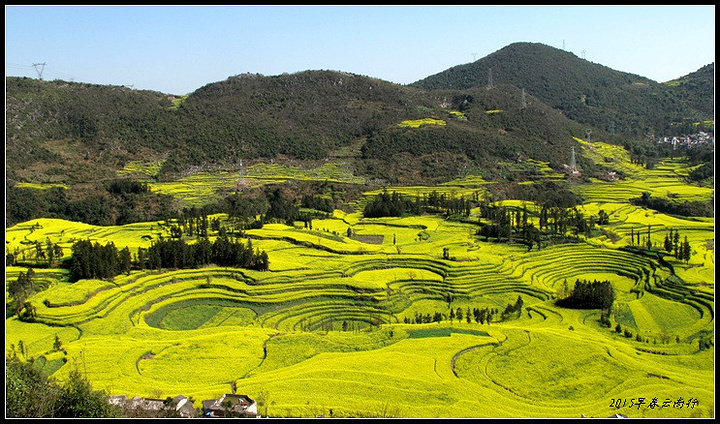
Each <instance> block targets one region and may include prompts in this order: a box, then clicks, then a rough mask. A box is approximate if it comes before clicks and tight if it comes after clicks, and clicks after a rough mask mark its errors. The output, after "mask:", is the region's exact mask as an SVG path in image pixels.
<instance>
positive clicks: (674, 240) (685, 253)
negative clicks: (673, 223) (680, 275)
mask: <svg viewBox="0 0 720 424" xmlns="http://www.w3.org/2000/svg"><path fill="white" fill-rule="evenodd" d="M663 248H664V249H665V251H666V252H668V253H671V254H672V255H673V256H674V257H675V259H678V260H682V261H685V263H689V262H690V258H692V248H691V247H690V242H689V241H688V238H687V236H685V240H683V241H680V231H679V230H675V231H674V232H673V230H672V229H670V231H669V232H668V234H666V235H665V240H664V241H663Z"/></svg>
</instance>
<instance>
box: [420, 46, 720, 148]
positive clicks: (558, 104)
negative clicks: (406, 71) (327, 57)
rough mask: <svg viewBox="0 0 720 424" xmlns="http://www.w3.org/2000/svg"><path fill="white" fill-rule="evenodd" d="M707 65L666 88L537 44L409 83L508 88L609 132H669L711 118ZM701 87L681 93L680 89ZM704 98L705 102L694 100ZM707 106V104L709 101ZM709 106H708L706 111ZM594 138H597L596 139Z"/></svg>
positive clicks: (512, 48) (427, 86)
mask: <svg viewBox="0 0 720 424" xmlns="http://www.w3.org/2000/svg"><path fill="white" fill-rule="evenodd" d="M713 68H714V67H713V66H712V65H710V69H709V70H705V71H702V72H701V71H698V72H697V73H695V74H696V75H695V74H694V75H692V76H688V77H686V79H687V80H689V81H692V83H691V84H686V85H676V86H675V87H671V86H670V85H667V84H660V83H658V82H655V81H652V80H650V79H648V78H644V77H641V76H638V75H633V74H630V73H626V72H620V71H615V70H613V69H611V68H608V67H606V66H603V65H600V64H596V63H592V62H590V61H587V60H584V59H581V58H579V57H577V56H575V55H574V54H573V53H571V52H567V51H564V50H561V49H556V48H554V47H550V46H547V45H544V44H540V43H514V44H510V45H508V46H506V47H504V48H502V49H500V50H498V51H496V52H494V53H492V54H489V55H488V56H486V57H484V58H482V59H479V60H477V61H475V62H473V63H469V64H464V65H459V66H455V67H452V68H450V69H447V70H445V71H443V72H440V73H438V74H435V75H431V76H429V77H427V78H424V79H422V80H420V81H417V82H415V83H413V84H411V85H412V86H414V87H419V88H424V89H427V90H436V89H458V90H464V89H469V88H472V87H478V86H487V85H488V84H489V82H490V79H491V78H492V82H493V83H494V84H512V85H515V86H516V87H519V88H524V89H525V90H526V91H527V92H528V93H529V94H532V95H533V96H535V97H537V98H538V99H540V100H542V101H543V102H545V103H547V104H549V105H551V106H552V107H555V108H557V109H560V110H562V111H563V112H564V113H565V114H566V115H567V116H568V117H569V118H571V119H573V120H576V121H578V122H581V123H584V124H588V125H592V126H594V127H596V128H598V129H601V130H603V131H604V133H605V134H609V133H613V132H614V133H625V134H632V135H637V136H642V135H644V134H647V133H656V134H662V133H672V132H673V131H676V129H675V128H674V127H673V126H671V125H672V123H678V122H682V121H684V120H692V121H702V120H706V119H712V118H713V115H714V113H713V107H712V106H711V104H709V102H708V101H707V99H711V98H712V96H713V92H712V90H708V89H707V87H708V86H712V84H713ZM690 87H693V89H694V88H695V87H698V88H701V90H702V91H699V90H694V91H692V92H691V93H685V91H686V90H685V89H686V88H690ZM699 99H706V100H699ZM710 102H712V100H710ZM709 106H710V107H709ZM598 135H599V134H598Z"/></svg>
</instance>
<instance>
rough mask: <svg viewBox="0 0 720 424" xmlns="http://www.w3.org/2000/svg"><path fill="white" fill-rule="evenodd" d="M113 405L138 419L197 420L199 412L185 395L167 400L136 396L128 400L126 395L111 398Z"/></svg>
mask: <svg viewBox="0 0 720 424" xmlns="http://www.w3.org/2000/svg"><path fill="white" fill-rule="evenodd" d="M108 402H109V403H110V404H111V405H115V406H119V407H121V408H123V409H124V410H125V411H126V413H127V414H129V415H130V416H136V417H155V418H157V417H177V416H180V417H183V418H196V417H197V416H198V414H197V411H195V408H194V407H193V404H192V402H190V400H189V399H188V398H186V397H185V396H183V395H178V396H175V397H174V398H170V397H168V398H167V399H157V398H145V397H139V396H135V397H133V398H131V399H128V398H127V396H126V395H118V396H109V397H108Z"/></svg>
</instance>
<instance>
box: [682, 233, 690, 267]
mask: <svg viewBox="0 0 720 424" xmlns="http://www.w3.org/2000/svg"><path fill="white" fill-rule="evenodd" d="M691 257H692V248H691V247H690V242H688V238H687V236H685V241H684V242H683V244H682V259H683V260H684V261H685V263H690V258H691Z"/></svg>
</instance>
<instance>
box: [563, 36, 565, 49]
mask: <svg viewBox="0 0 720 424" xmlns="http://www.w3.org/2000/svg"><path fill="white" fill-rule="evenodd" d="M563 50H565V39H564V38H563Z"/></svg>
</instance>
